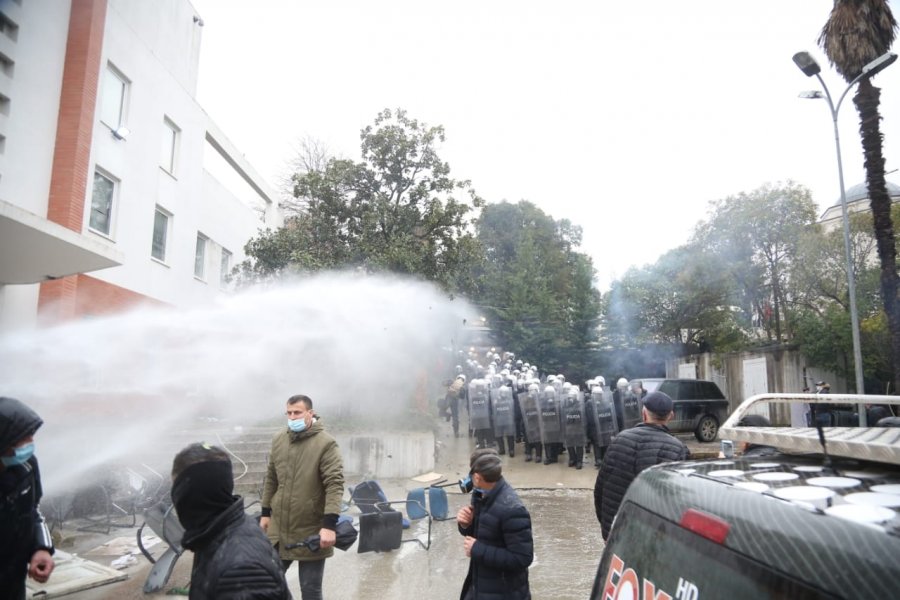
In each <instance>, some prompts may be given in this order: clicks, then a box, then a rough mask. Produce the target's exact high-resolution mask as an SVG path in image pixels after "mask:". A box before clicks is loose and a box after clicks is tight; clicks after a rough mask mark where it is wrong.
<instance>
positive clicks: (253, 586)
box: [172, 443, 291, 600]
mask: <svg viewBox="0 0 900 600" xmlns="http://www.w3.org/2000/svg"><path fill="white" fill-rule="evenodd" d="M172 479H173V480H174V483H173V484H172V502H173V503H174V504H175V511H176V512H177V514H178V520H179V521H181V524H182V525H183V526H184V536H183V537H182V539H181V545H182V546H184V547H185V548H187V549H188V550H192V551H193V552H194V565H193V568H192V570H191V587H190V598H191V600H202V599H209V600H285V599H287V600H289V599H290V598H291V594H290V592H289V591H288V586H287V582H286V581H285V579H284V572H283V571H282V568H281V559H280V558H278V554H277V553H276V551H275V549H274V548H273V547H272V544H271V543H270V542H269V539H268V538H267V537H266V534H265V533H263V530H262V529H260V527H259V525H258V524H257V523H256V521H255V520H254V519H253V518H252V517H250V516H249V515H247V514H246V513H245V512H244V500H243V498H241V497H240V496H235V495H233V494H232V492H233V491H234V479H233V475H232V471H231V459H230V458H229V457H228V454H226V453H225V451H224V450H222V449H221V448H217V447H215V446H209V445H207V444H199V443H198V444H191V445H190V446H188V447H187V448H185V449H183V450H182V451H181V452H179V453H178V454H177V455H176V456H175V461H174V462H173V464H172Z"/></svg>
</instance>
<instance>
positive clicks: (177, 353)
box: [0, 274, 474, 493]
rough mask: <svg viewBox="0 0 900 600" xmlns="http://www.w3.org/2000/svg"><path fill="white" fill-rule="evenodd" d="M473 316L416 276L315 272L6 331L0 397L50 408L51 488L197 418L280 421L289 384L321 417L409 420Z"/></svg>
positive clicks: (44, 460) (232, 423)
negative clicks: (200, 302) (213, 296)
mask: <svg viewBox="0 0 900 600" xmlns="http://www.w3.org/2000/svg"><path fill="white" fill-rule="evenodd" d="M472 314H474V312H473V311H472V310H471V308H470V307H469V306H468V305H467V304H466V303H465V302H462V301H459V300H456V301H451V300H449V299H447V298H446V296H444V295H443V294H442V293H441V292H440V291H438V290H437V289H435V288H434V287H433V286H431V285H428V284H424V283H421V282H415V281H410V280H402V279H396V278H382V277H369V276H358V275H351V274H327V275H319V276H316V277H312V278H309V279H305V280H302V281H299V282H295V283H291V284H285V285H281V286H277V287H270V288H266V289H254V290H248V291H245V292H241V293H238V294H235V295H231V296H227V297H222V298H221V299H220V300H219V301H217V302H216V303H215V304H212V305H207V306H202V307H197V308H193V309H187V310H175V309H168V310H167V309H150V308H144V309H139V310H136V311H132V312H128V313H123V314H119V315H116V316H111V317H104V318H86V319H82V320H80V321H76V322H70V323H66V324H63V325H60V326H57V327H53V328H48V329H41V330H35V331H29V332H16V333H11V334H8V335H5V336H3V337H2V338H0V381H2V382H3V383H2V386H0V395H5V396H12V397H16V398H19V399H20V400H22V401H23V402H25V403H27V404H29V405H30V406H32V407H33V408H34V409H35V410H36V411H37V412H38V413H39V414H40V415H41V417H42V418H43V419H44V426H43V427H42V428H41V430H40V431H39V432H38V435H37V436H36V445H37V454H38V457H39V458H40V460H41V468H42V471H43V479H44V487H45V489H47V490H48V492H51V493H52V492H54V491H63V490H66V489H69V488H71V487H72V486H74V485H76V483H79V482H80V480H81V479H82V478H83V477H84V476H85V475H86V474H87V473H89V472H91V471H92V470H94V469H96V468H97V467H101V466H102V465H106V464H111V463H119V462H121V461H122V460H123V458H124V457H129V456H132V455H135V451H136V450H137V449H140V448H146V447H150V446H153V445H154V444H159V443H160V441H161V440H164V439H165V438H166V437H167V436H169V435H171V434H172V433H173V432H175V431H181V430H188V429H191V428H192V426H193V424H195V423H197V422H198V420H199V419H201V418H207V419H215V420H216V422H217V423H221V424H222V425H223V426H228V427H242V426H252V425H255V424H257V423H260V422H262V421H267V422H268V423H270V424H271V423H280V420H281V419H283V418H284V417H283V416H282V415H283V411H284V404H285V401H286V399H287V398H288V397H289V396H291V395H293V394H298V393H303V394H306V395H308V396H310V397H311V398H312V399H313V401H314V404H315V409H316V411H317V412H318V413H319V414H321V415H322V416H323V418H324V419H325V422H326V424H329V423H330V424H332V425H335V424H339V422H340V421H341V420H353V421H354V422H356V423H361V424H365V423H370V422H373V421H378V420H379V419H381V420H382V421H383V419H385V418H388V419H403V418H407V417H408V415H409V411H410V408H411V407H412V406H413V398H414V397H416V395H418V396H419V397H420V399H421V396H422V395H426V396H427V397H428V398H431V396H433V395H434V393H436V389H437V387H438V386H439V385H440V380H441V379H442V378H443V377H445V376H446V375H447V374H448V371H447V369H452V365H453V363H452V362H451V363H449V367H448V363H447V361H448V360H449V361H452V360H453V359H452V358H450V354H449V352H450V351H451V350H452V349H455V348H453V346H454V343H455V342H454V340H455V339H457V338H458V335H459V333H460V329H461V326H462V322H463V319H465V318H466V317H469V316H471V315H472ZM376 417H377V418H376ZM211 441H215V440H211ZM173 454H174V452H173Z"/></svg>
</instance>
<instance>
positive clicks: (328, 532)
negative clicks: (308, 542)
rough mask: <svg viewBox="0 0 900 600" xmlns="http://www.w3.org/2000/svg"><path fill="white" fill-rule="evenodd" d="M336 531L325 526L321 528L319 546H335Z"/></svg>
mask: <svg viewBox="0 0 900 600" xmlns="http://www.w3.org/2000/svg"><path fill="white" fill-rule="evenodd" d="M335 539H336V538H335V533H334V530H332V529H325V528H324V527H323V528H322V529H320V530H319V547H320V548H331V547H332V546H334V542H335Z"/></svg>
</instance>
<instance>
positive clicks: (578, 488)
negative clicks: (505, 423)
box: [65, 423, 718, 600]
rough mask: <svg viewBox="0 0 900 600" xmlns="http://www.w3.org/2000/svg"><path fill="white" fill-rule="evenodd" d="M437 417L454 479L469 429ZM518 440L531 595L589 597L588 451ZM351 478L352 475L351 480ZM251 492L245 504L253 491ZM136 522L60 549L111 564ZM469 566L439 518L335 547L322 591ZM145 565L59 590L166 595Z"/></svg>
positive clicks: (87, 596)
mask: <svg viewBox="0 0 900 600" xmlns="http://www.w3.org/2000/svg"><path fill="white" fill-rule="evenodd" d="M440 425H441V430H440V431H439V433H438V435H437V437H436V439H437V448H436V456H435V471H436V472H437V473H440V474H441V475H442V476H443V477H446V478H447V480H448V481H456V480H457V479H459V478H461V477H463V476H464V475H465V474H466V473H468V457H469V454H470V452H471V450H472V447H473V443H472V440H471V439H470V438H454V437H453V435H452V433H451V432H450V431H449V426H448V425H447V424H446V423H441V424H440ZM679 437H681V439H682V440H684V441H685V442H686V443H688V445H689V447H691V451H692V454H693V455H694V456H695V457H703V456H711V455H714V453H715V452H716V451H717V449H718V444H699V443H697V442H696V441H693V440H692V438H691V439H689V438H688V437H686V436H679ZM521 448H522V446H521V444H519V445H518V447H517V450H518V452H517V454H516V456H515V457H514V458H511V459H510V458H509V457H505V459H504V465H503V471H504V476H505V477H506V479H507V481H508V482H509V483H510V484H511V485H512V486H513V487H515V488H516V489H517V490H518V492H519V495H520V497H521V498H522V501H523V502H524V503H525V505H526V507H527V508H528V510H529V512H530V513H531V517H532V527H533V533H534V542H535V558H534V563H533V564H532V566H531V568H530V570H529V580H530V584H531V591H532V596H533V597H534V598H554V599H559V600H566V599H569V598H572V599H576V598H577V599H583V598H587V597H588V594H589V593H590V589H591V586H592V584H593V578H594V574H595V571H596V568H597V564H598V562H599V559H600V555H601V553H602V551H603V542H602V540H601V539H600V526H599V524H598V523H597V519H596V517H595V515H594V507H593V487H594V482H595V480H596V476H597V471H596V469H595V468H594V467H593V456H591V455H587V456H586V457H585V466H584V468H583V469H582V470H576V469H574V468H570V467H568V466H567V464H566V455H562V457H561V462H559V463H557V464H552V465H543V464H535V463H534V462H530V463H527V462H525V460H524V457H523V455H522V453H521ZM357 482H358V481H357V480H356V479H353V478H348V483H350V484H353V483H357ZM380 483H381V484H382V486H383V488H384V489H385V492H386V494H387V496H388V498H389V499H397V500H401V499H404V498H405V497H406V492H407V491H408V490H410V489H413V488H415V487H421V485H422V484H418V483H416V482H415V481H412V480H410V479H403V480H382V481H381V482H380ZM447 490H448V496H449V504H450V514H451V516H452V515H455V513H456V511H457V510H458V509H459V508H460V507H462V506H464V505H465V504H467V503H468V501H469V496H468V495H463V494H461V493H459V491H458V490H457V489H456V488H455V486H454V487H448V488H447ZM247 500H248V504H249V502H250V500H253V499H252V498H248V499H247ZM355 513H356V509H355V508H354V509H351V510H350V514H355ZM135 531H136V529H134V528H132V529H128V528H126V529H116V530H114V531H112V532H111V533H110V534H109V535H107V536H105V537H104V536H103V535H102V534H90V535H77V536H73V538H72V540H71V543H70V544H69V547H66V548H65V550H66V551H68V552H73V553H76V554H78V555H79V556H81V557H83V558H87V559H90V560H94V561H97V562H99V563H100V564H104V565H109V564H110V563H111V561H112V560H113V559H115V558H118V556H113V555H104V554H101V553H98V552H97V551H96V549H97V547H98V546H100V545H101V544H103V543H105V542H108V541H109V540H110V539H111V538H130V539H132V540H133V539H134V535H135ZM412 537H418V538H419V539H420V540H422V542H423V543H424V542H426V541H427V525H426V521H424V520H422V521H414V522H413V525H412V526H411V527H410V529H408V530H405V531H404V539H407V538H412ZM163 549H164V548H163V547H162V546H161V545H160V546H155V547H154V548H153V554H154V555H156V556H159V554H161V552H162V550H163ZM91 550H94V552H91ZM190 566H191V554H190V553H189V552H188V553H186V554H185V555H184V556H182V557H181V559H180V560H179V561H178V563H177V564H176V566H175V570H174V572H173V574H172V576H171V578H170V579H169V582H168V584H167V586H166V589H165V591H171V590H172V589H173V588H184V587H185V586H187V584H188V582H189V580H190ZM467 569H468V559H467V558H466V556H465V553H464V551H463V541H462V536H460V534H459V532H458V530H457V527H456V522H455V521H453V520H450V521H435V522H434V523H433V524H432V531H431V547H430V549H429V550H425V549H423V548H422V547H421V546H420V545H419V544H417V543H404V544H402V545H401V547H400V549H398V550H395V551H393V552H387V553H380V554H379V553H366V554H358V553H357V551H356V546H354V547H353V548H351V549H350V551H349V552H340V551H337V552H336V553H335V556H334V557H333V558H331V559H329V560H328V562H327V564H326V567H325V582H324V587H325V590H324V591H325V597H326V598H330V599H332V600H334V599H360V600H366V599H372V600H376V599H377V600H383V599H386V598H391V599H397V600H404V599H410V600H412V599H416V600H418V599H420V598H458V597H459V591H460V588H461V587H462V583H463V580H464V579H465V576H466V572H467ZM149 570H150V564H149V562H148V561H147V560H146V559H145V558H144V557H143V556H140V555H138V556H137V561H136V563H135V564H133V565H131V566H128V567H126V568H125V569H124V570H123V572H125V573H127V574H128V576H129V578H128V580H126V581H123V582H117V583H111V584H108V585H104V586H102V587H98V588H94V589H91V590H86V591H81V592H76V593H74V594H70V595H68V596H65V597H66V598H72V599H74V600H112V599H116V600H118V599H129V598H135V599H136V598H162V597H165V596H166V594H165V593H164V592H160V593H157V594H149V595H145V594H143V592H142V587H143V584H144V580H145V579H146V577H147V574H148V572H149ZM287 577H288V583H289V585H290V588H291V593H292V594H293V595H294V598H296V599H299V598H300V590H299V582H298V579H297V571H296V567H292V568H291V569H290V570H289V571H288V573H287ZM169 597H171V595H170V596H169Z"/></svg>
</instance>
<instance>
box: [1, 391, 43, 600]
mask: <svg viewBox="0 0 900 600" xmlns="http://www.w3.org/2000/svg"><path fill="white" fill-rule="evenodd" d="M43 423H44V422H43V421H42V420H41V418H40V417H39V416H38V415H37V413H36V412H34V411H33V410H31V409H30V408H29V407H27V406H25V405H24V404H23V403H21V402H19V401H18V400H15V399H13V398H2V397H0V452H2V456H0V458H2V460H0V597H2V598H5V599H9V600H20V599H24V598H25V577H26V575H27V576H29V577H31V578H32V579H34V580H35V581H37V582H39V583H44V582H46V581H47V580H48V579H49V578H50V574H51V573H52V572H53V566H54V564H53V558H52V556H51V555H52V554H53V542H52V541H51V539H50V532H49V531H48V530H47V526H46V525H45V524H44V518H43V517H42V516H41V513H40V511H39V510H38V504H39V503H40V501H41V494H42V490H41V473H40V470H39V469H38V462H37V458H36V457H35V456H34V434H35V432H36V431H37V430H38V428H39V427H40V426H41V425H42V424H43Z"/></svg>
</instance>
